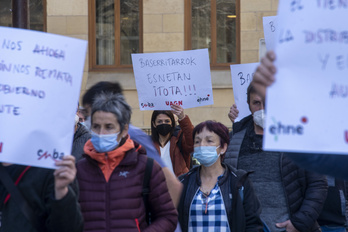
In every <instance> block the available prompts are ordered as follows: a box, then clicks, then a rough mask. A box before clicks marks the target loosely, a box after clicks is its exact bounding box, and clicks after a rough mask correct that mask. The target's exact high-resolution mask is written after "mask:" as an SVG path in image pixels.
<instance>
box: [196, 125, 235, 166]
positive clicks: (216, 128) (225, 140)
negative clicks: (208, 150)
mask: <svg viewBox="0 0 348 232" xmlns="http://www.w3.org/2000/svg"><path fill="white" fill-rule="evenodd" d="M204 128H207V130H208V131H211V132H214V133H215V134H217V135H218V136H219V137H220V146H221V147H223V146H224V145H225V144H227V146H228V145H229V144H230V136H229V134H228V129H227V127H226V126H225V125H223V124H222V123H220V122H216V121H212V120H208V121H204V122H201V123H200V124H198V125H197V126H195V128H194V129H193V132H192V139H193V141H194V140H195V136H196V134H199V133H201V132H202V130H203V129H204ZM223 158H224V155H221V160H223Z"/></svg>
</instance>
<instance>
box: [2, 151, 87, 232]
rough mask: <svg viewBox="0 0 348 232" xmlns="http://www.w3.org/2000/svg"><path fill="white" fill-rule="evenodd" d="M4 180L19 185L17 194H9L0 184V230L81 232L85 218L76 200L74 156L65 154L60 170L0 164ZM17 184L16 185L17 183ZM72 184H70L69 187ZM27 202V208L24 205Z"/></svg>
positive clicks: (15, 231)
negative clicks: (21, 199) (20, 199)
mask: <svg viewBox="0 0 348 232" xmlns="http://www.w3.org/2000/svg"><path fill="white" fill-rule="evenodd" d="M0 165H1V167H0V169H1V170H2V171H4V172H5V173H3V172H2V171H1V173H2V174H1V179H3V178H5V179H7V178H6V177H7V175H6V173H8V175H9V177H8V179H7V181H10V183H12V185H13V186H14V185H16V186H15V188H16V190H18V193H19V194H18V195H19V197H20V196H21V197H22V198H23V199H24V200H23V202H21V201H19V198H18V195H12V194H11V195H10V194H9V191H11V190H7V188H6V187H5V186H6V185H5V183H2V184H1V185H0V222H1V223H0V231H1V232H36V231H38V232H39V231H52V232H72V231H74V232H79V231H82V230H83V218H82V214H81V211H80V207H79V204H78V202H77V193H76V192H75V191H74V190H73V189H76V187H77V186H75V185H74V183H73V181H74V179H75V176H76V168H75V158H74V157H73V156H71V155H68V156H64V157H63V159H62V160H60V161H56V166H57V168H58V169H56V170H52V169H45V168H36V167H30V166H21V165H14V164H7V163H2V164H1V163H0ZM14 183H15V184H14ZM70 185H71V186H70ZM25 204H27V205H28V207H27V208H26V207H25V206H24V205H25Z"/></svg>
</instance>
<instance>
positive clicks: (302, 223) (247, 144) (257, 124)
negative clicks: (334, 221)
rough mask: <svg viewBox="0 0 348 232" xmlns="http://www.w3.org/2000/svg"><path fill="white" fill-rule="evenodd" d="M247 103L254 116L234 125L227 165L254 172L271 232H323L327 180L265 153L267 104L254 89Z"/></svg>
mask: <svg viewBox="0 0 348 232" xmlns="http://www.w3.org/2000/svg"><path fill="white" fill-rule="evenodd" d="M247 103H248V104H249V109H250V111H251V113H252V114H251V115H249V116H247V117H245V118H243V119H242V120H241V121H239V122H237V123H234V125H233V131H232V137H231V141H230V144H229V147H228V149H227V152H226V157H225V162H226V163H227V164H230V165H232V166H234V167H236V168H237V167H238V168H241V169H244V170H246V171H250V172H252V174H250V179H251V180H252V182H253V184H254V188H255V192H256V195H257V196H258V198H259V200H260V202H261V206H262V213H261V219H262V220H263V221H264V222H265V224H266V226H267V227H268V229H269V230H270V231H272V232H273V231H284V230H286V231H320V228H319V225H318V223H317V221H316V220H317V218H318V216H319V213H320V211H321V209H322V207H323V204H324V201H325V199H326V194H327V183H326V178H325V177H324V176H320V175H317V174H314V173H310V172H307V171H305V170H303V169H300V168H299V167H297V166H296V165H295V164H294V163H293V162H292V161H291V160H290V159H289V158H288V157H287V155H286V154H283V153H280V152H268V151H264V150H263V149H262V141H263V128H264V100H263V98H262V97H261V96H260V95H259V94H258V93H257V92H256V91H255V89H254V87H253V86H252V85H250V86H249V87H248V90H247ZM304 193H305V194H304Z"/></svg>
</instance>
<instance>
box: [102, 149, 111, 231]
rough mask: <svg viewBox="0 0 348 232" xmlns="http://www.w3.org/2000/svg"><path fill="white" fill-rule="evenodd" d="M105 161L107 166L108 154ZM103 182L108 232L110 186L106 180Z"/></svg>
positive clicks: (108, 228) (108, 229)
mask: <svg viewBox="0 0 348 232" xmlns="http://www.w3.org/2000/svg"><path fill="white" fill-rule="evenodd" d="M105 161H106V165H109V164H108V153H105ZM103 176H104V175H103ZM104 178H105V177H104ZM105 182H106V192H105V199H106V201H105V209H106V210H105V213H106V228H107V231H110V223H109V222H110V185H109V181H106V179H105Z"/></svg>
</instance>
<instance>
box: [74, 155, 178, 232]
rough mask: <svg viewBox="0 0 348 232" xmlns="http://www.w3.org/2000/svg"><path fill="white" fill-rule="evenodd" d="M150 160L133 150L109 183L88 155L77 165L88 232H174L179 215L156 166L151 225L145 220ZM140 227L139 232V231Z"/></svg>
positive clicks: (151, 198)
mask: <svg viewBox="0 0 348 232" xmlns="http://www.w3.org/2000/svg"><path fill="white" fill-rule="evenodd" d="M146 161H147V156H146V155H144V154H139V153H138V151H137V150H136V149H135V148H133V149H131V150H129V151H127V152H126V154H125V156H124V158H123V159H122V161H121V162H120V163H119V165H118V166H116V168H115V169H114V170H113V171H112V174H111V176H110V179H109V180H108V182H106V180H105V177H104V174H103V172H102V170H101V169H100V168H99V166H98V163H97V161H96V160H94V159H92V158H91V157H90V156H88V155H86V156H85V158H83V159H81V160H80V161H79V162H78V163H77V170H78V172H77V178H78V182H79V186H80V198H79V201H80V204H81V209H82V213H83V216H84V219H85V231H91V232H102V231H103V232H104V231H110V232H112V231H128V232H138V231H143V232H146V231H154V232H155V231H169V232H170V231H174V230H175V227H176V224H177V220H178V219H177V211H176V209H175V207H174V204H173V202H172V199H171V197H170V195H169V192H168V189H167V184H166V181H165V177H164V174H163V172H162V170H161V167H160V166H159V165H158V163H157V162H154V164H153V169H152V175H151V181H150V194H149V205H150V208H151V213H152V216H153V220H152V224H151V225H147V223H146V220H145V215H146V214H145V206H144V201H143V198H142V188H143V179H144V172H145V165H146ZM138 226H139V229H138Z"/></svg>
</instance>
